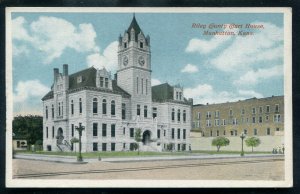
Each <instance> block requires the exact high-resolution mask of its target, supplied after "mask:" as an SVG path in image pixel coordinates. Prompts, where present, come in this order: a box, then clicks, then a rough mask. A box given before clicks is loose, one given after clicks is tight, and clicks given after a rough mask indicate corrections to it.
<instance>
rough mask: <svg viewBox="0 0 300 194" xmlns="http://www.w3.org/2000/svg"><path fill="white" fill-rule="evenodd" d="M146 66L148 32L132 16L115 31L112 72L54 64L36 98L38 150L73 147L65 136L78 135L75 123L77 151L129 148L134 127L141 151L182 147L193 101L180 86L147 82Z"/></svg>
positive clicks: (186, 140)
mask: <svg viewBox="0 0 300 194" xmlns="http://www.w3.org/2000/svg"><path fill="white" fill-rule="evenodd" d="M151 72H152V71H151V52H150V37H149V36H147V37H145V36H144V33H143V32H142V30H141V29H140V27H139V25H138V23H137V21H136V19H135V17H133V20H132V22H131V24H130V26H129V28H128V29H127V30H125V32H124V35H123V37H122V36H121V35H120V37H119V49H118V70H117V73H116V75H115V77H114V78H112V76H111V73H110V72H108V71H107V70H106V69H100V70H99V69H95V68H94V67H91V68H88V69H84V70H82V71H79V72H76V73H74V74H71V75H69V74H68V65H64V66H63V72H62V73H60V72H59V70H58V69H57V68H55V69H54V83H53V85H52V87H51V91H50V92H49V93H48V94H46V95H45V96H44V97H43V99H42V100H43V136H44V137H43V147H44V150H48V151H59V150H61V151H70V150H74V149H73V147H74V145H72V144H71V143H70V140H71V139H72V138H73V137H77V138H78V132H77V131H76V126H79V125H80V124H81V125H83V126H85V130H84V131H83V136H82V146H83V149H82V150H83V152H92V151H123V150H124V151H125V150H133V147H134V146H133V145H134V143H135V139H134V135H135V131H136V129H138V128H140V129H141V131H142V143H141V150H143V151H162V150H165V149H167V145H168V144H171V145H172V147H173V149H174V150H178V151H182V150H186V149H187V147H188V146H189V144H190V143H189V135H190V130H191V109H192V103H193V102H192V100H191V99H190V100H187V99H186V98H184V94H183V88H182V87H180V86H170V85H169V84H167V83H165V84H161V85H158V86H154V87H151ZM77 150H78V149H77Z"/></svg>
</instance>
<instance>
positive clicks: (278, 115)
mask: <svg viewBox="0 0 300 194" xmlns="http://www.w3.org/2000/svg"><path fill="white" fill-rule="evenodd" d="M274 122H275V123H279V122H280V114H275V115H274Z"/></svg>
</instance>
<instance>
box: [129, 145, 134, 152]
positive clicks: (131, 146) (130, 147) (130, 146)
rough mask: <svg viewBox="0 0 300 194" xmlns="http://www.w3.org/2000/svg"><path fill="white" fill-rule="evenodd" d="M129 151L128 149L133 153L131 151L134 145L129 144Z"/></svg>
mask: <svg viewBox="0 0 300 194" xmlns="http://www.w3.org/2000/svg"><path fill="white" fill-rule="evenodd" d="M129 149H130V151H133V150H134V143H130V144H129Z"/></svg>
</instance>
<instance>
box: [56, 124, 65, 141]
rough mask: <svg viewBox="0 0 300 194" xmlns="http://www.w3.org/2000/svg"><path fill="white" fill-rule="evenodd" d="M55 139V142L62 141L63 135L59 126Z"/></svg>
mask: <svg viewBox="0 0 300 194" xmlns="http://www.w3.org/2000/svg"><path fill="white" fill-rule="evenodd" d="M56 139H57V144H62V143H63V139H64V136H63V130H62V128H61V127H60V128H58V130H57V136H56Z"/></svg>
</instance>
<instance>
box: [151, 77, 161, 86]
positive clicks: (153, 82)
mask: <svg viewBox="0 0 300 194" xmlns="http://www.w3.org/2000/svg"><path fill="white" fill-rule="evenodd" d="M160 84H161V81H159V80H158V79H155V78H152V79H151V86H156V85H160Z"/></svg>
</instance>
